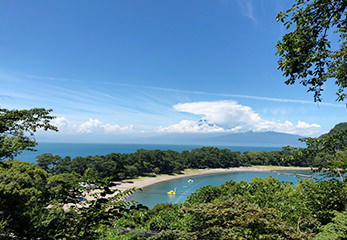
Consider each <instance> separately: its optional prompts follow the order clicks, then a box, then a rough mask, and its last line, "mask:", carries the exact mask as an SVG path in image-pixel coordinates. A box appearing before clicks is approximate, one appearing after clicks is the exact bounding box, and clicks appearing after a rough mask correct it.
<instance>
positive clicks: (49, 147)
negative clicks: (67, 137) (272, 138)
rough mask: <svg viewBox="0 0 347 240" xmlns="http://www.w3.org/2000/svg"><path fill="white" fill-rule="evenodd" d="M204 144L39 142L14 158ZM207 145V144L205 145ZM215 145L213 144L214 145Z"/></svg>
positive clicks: (30, 159) (254, 148)
mask: <svg viewBox="0 0 347 240" xmlns="http://www.w3.org/2000/svg"><path fill="white" fill-rule="evenodd" d="M201 147H204V146H203V145H166V144H113V143H39V144H38V145H37V147H36V151H34V152H31V151H23V152H22V153H21V154H19V155H17V156H16V157H15V158H14V159H15V160H20V161H27V162H36V156H38V155H40V154H43V153H52V154H53V155H59V156H61V157H66V156H69V157H71V158H75V157H78V156H81V157H87V156H95V155H107V154H110V153H134V152H136V151H137V150H139V149H147V150H156V149H159V150H163V151H165V150H173V151H177V152H182V151H185V150H187V151H191V150H192V149H195V148H201ZM205 147H207V146H205ZM212 147H213V146H212ZM214 147H218V148H221V149H225V148H226V149H230V150H231V151H239V152H242V153H243V152H247V151H249V152H263V151H272V150H281V148H280V147H259V146H214Z"/></svg>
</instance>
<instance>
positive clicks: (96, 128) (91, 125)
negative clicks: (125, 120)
mask: <svg viewBox="0 0 347 240" xmlns="http://www.w3.org/2000/svg"><path fill="white" fill-rule="evenodd" d="M133 128H134V126H133V125H129V126H124V127H121V126H119V125H118V124H115V125H112V124H109V123H106V124H104V123H103V122H101V121H100V120H98V119H92V118H90V119H89V120H88V121H86V122H84V123H82V124H80V125H78V126H77V132H78V133H97V132H100V131H101V132H104V133H127V132H131V131H132V130H133Z"/></svg>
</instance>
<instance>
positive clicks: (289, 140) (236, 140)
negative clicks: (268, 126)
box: [136, 132, 304, 147]
mask: <svg viewBox="0 0 347 240" xmlns="http://www.w3.org/2000/svg"><path fill="white" fill-rule="evenodd" d="M301 137H302V136H299V135H292V134H286V133H278V132H246V133H235V134H230V133H229V134H225V133H224V134H222V133H195V134H194V133H190V134H188V133H172V134H163V135H160V136H152V137H144V138H139V139H137V140H136V141H137V142H138V143H150V144H189V145H212V146H218V145H219V146H263V147H267V146H269V147H270V146H271V147H283V146H287V145H291V146H297V147H301V146H304V144H302V143H301V142H299V141H298V139H299V138H301Z"/></svg>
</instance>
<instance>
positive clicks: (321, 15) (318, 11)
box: [277, 0, 347, 101]
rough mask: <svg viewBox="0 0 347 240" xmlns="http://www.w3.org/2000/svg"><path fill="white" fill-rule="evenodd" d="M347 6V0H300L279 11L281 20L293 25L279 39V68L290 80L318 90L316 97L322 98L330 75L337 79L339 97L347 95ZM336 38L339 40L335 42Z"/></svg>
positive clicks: (342, 99)
mask: <svg viewBox="0 0 347 240" xmlns="http://www.w3.org/2000/svg"><path fill="white" fill-rule="evenodd" d="M346 8H347V1H346V0H296V3H295V4H294V5H293V6H292V7H291V8H290V9H288V10H287V11H286V12H280V13H279V14H278V15H277V21H280V22H282V23H284V26H286V28H287V29H293V31H291V32H289V33H287V34H285V35H284V36H283V38H282V40H281V41H279V42H278V43H277V55H279V56H280V60H279V61H278V68H279V69H280V70H282V71H283V72H284V73H283V75H284V76H285V77H286V78H287V80H286V81H285V83H286V84H294V83H296V82H298V81H299V82H300V84H302V85H303V86H305V87H307V88H308V90H307V91H310V92H314V100H315V101H321V92H322V91H323V84H324V83H325V82H326V81H327V80H328V79H334V80H335V84H336V86H337V88H338V89H337V93H336V94H337V101H344V100H345V99H346V97H347V92H346V87H347V61H346V59H347V41H346V39H347V20H346V16H347V11H346ZM335 39H338V42H337V44H336V43H335V42H332V40H335ZM332 43H333V44H332ZM335 45H339V46H338V47H336V46H335Z"/></svg>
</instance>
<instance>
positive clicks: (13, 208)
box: [0, 160, 142, 239]
mask: <svg viewBox="0 0 347 240" xmlns="http://www.w3.org/2000/svg"><path fill="white" fill-rule="evenodd" d="M89 186H93V188H89ZM114 186H115V184H114V183H112V182H111V181H109V179H98V178H96V177H95V176H94V175H93V173H92V172H90V171H87V172H86V174H85V175H84V176H82V177H77V176H76V175H73V174H66V173H64V174H58V175H52V174H50V173H48V172H46V171H45V170H43V169H41V168H39V167H37V166H35V165H34V164H32V163H28V162H20V161H13V160H10V161H5V162H3V163H2V164H1V165H0V239H11V238H19V239H38V238H40V239H96V238H97V236H98V235H99V228H100V226H109V225H110V224H111V223H112V222H113V221H114V220H115V219H118V218H119V217H120V216H122V214H123V213H124V212H128V211H130V208H129V207H130V206H132V207H131V210H135V209H139V208H142V206H141V205H139V206H137V207H135V206H134V205H133V202H125V201H124V198H125V197H127V196H128V195H129V194H131V193H133V192H134V191H135V189H129V190H127V191H124V192H121V191H119V190H117V189H115V188H114Z"/></svg>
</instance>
